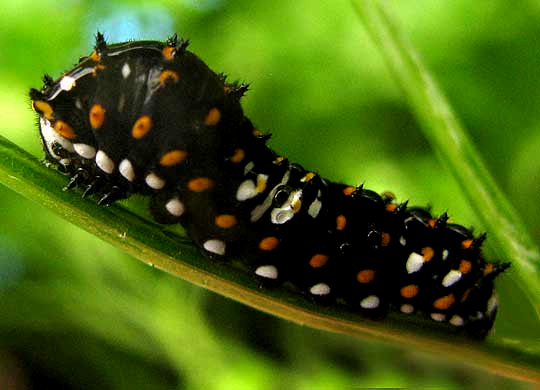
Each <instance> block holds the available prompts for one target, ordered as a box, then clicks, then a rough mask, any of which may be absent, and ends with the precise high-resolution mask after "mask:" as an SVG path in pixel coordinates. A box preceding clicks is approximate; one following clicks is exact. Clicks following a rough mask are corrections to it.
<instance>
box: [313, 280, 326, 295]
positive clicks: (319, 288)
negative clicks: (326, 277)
mask: <svg viewBox="0 0 540 390" xmlns="http://www.w3.org/2000/svg"><path fill="white" fill-rule="evenodd" d="M309 292H310V293H311V294H313V295H328V294H330V286H329V285H327V284H326V283H317V284H316V285H314V286H312V287H311V288H310V289H309Z"/></svg>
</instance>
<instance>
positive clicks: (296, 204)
mask: <svg viewBox="0 0 540 390" xmlns="http://www.w3.org/2000/svg"><path fill="white" fill-rule="evenodd" d="M301 208H302V201H301V200H300V199H296V201H295V202H294V203H293V204H292V209H293V211H294V212H295V213H297V212H299V211H300V209H301Z"/></svg>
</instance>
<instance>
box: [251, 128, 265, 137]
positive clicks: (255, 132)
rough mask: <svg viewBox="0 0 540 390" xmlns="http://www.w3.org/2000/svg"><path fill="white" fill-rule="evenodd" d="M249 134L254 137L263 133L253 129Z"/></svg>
mask: <svg viewBox="0 0 540 390" xmlns="http://www.w3.org/2000/svg"><path fill="white" fill-rule="evenodd" d="M251 134H253V136H254V137H260V136H262V135H263V133H262V132H261V131H260V130H257V129H254V130H253V131H252V132H251Z"/></svg>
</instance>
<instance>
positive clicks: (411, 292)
mask: <svg viewBox="0 0 540 390" xmlns="http://www.w3.org/2000/svg"><path fill="white" fill-rule="evenodd" d="M399 293H400V294H401V296H402V297H403V298H414V297H415V296H417V295H418V286H417V285H416V284H409V285H408V286H404V287H401V290H399Z"/></svg>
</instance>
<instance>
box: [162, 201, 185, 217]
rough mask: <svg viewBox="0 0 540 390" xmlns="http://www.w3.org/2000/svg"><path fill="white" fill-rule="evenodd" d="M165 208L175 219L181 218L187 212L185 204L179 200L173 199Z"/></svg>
mask: <svg viewBox="0 0 540 390" xmlns="http://www.w3.org/2000/svg"><path fill="white" fill-rule="evenodd" d="M165 208H166V209H167V211H168V212H169V213H171V214H172V215H174V216H175V217H180V216H181V215H182V214H184V211H185V210H186V208H185V206H184V204H183V203H182V202H180V199H178V198H172V199H171V200H169V201H168V202H167V203H166V204H165Z"/></svg>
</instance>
